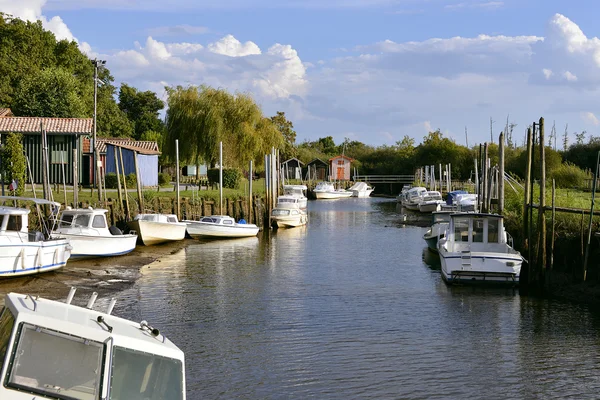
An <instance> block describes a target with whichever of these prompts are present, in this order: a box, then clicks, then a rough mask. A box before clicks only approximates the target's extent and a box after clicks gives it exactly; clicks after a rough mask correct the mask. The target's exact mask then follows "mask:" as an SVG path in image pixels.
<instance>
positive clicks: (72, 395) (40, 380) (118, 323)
mask: <svg viewBox="0 0 600 400" xmlns="http://www.w3.org/2000/svg"><path fill="white" fill-rule="evenodd" d="M74 294H75V290H74V289H71V292H70V293H69V297H68V298H67V301H66V302H64V303H63V302H59V301H53V300H48V299H44V298H40V297H33V296H31V295H23V294H18V293H9V294H7V295H6V297H5V301H4V307H3V308H2V310H1V311H0V378H1V379H2V382H3V384H2V385H0V398H1V399H12V400H21V399H23V400H26V399H69V400H70V399H85V400H88V399H89V400H95V399H173V400H185V397H186V393H185V357H184V354H183V352H182V351H181V350H180V349H179V348H178V347H177V346H176V345H175V344H173V343H172V342H171V341H170V340H169V339H167V338H166V337H165V336H164V335H163V334H161V333H160V331H159V330H158V329H155V328H153V327H152V326H150V325H148V323H147V322H146V321H141V322H139V323H136V322H133V321H129V320H126V319H123V318H119V317H116V316H113V315H111V312H112V309H113V307H114V304H115V301H114V299H113V300H112V301H111V302H110V304H109V305H108V308H107V310H106V311H105V312H103V311H96V310H93V309H92V308H93V305H94V302H95V299H96V296H97V294H96V293H93V294H92V297H91V298H90V300H89V301H88V303H87V307H85V308H84V307H79V306H75V305H72V304H71V300H72V299H73V296H74Z"/></svg>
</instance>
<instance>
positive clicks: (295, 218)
mask: <svg viewBox="0 0 600 400" xmlns="http://www.w3.org/2000/svg"><path fill="white" fill-rule="evenodd" d="M307 222H308V215H306V214H301V215H278V216H271V225H274V226H276V227H277V228H295V227H297V226H302V225H306V223H307Z"/></svg>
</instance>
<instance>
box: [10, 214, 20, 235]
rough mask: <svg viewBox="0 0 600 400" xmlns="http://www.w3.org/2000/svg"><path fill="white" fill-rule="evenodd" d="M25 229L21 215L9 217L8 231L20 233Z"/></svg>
mask: <svg viewBox="0 0 600 400" xmlns="http://www.w3.org/2000/svg"><path fill="white" fill-rule="evenodd" d="M22 227H23V224H22V222H21V216H20V215H9V216H8V223H7V224H6V230H7V231H17V232H18V231H20V230H21V228H22Z"/></svg>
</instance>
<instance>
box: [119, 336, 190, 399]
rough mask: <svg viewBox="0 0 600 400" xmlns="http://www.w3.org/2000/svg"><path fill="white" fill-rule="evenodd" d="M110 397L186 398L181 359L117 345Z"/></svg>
mask: <svg viewBox="0 0 600 400" xmlns="http://www.w3.org/2000/svg"><path fill="white" fill-rule="evenodd" d="M112 362H113V364H112V369H111V386H112V387H111V391H110V399H111V400H128V399H148V400H161V399H170V400H171V399H173V400H178V399H183V365H182V363H181V361H179V360H176V359H172V358H167V357H161V356H158V355H155V354H148V353H143V352H140V351H135V350H131V349H125V348H122V347H118V346H115V347H114V353H113V360H112Z"/></svg>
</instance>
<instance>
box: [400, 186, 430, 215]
mask: <svg viewBox="0 0 600 400" xmlns="http://www.w3.org/2000/svg"><path fill="white" fill-rule="evenodd" d="M426 193H427V189H426V188H424V187H421V186H417V187H413V188H410V189H408V191H407V192H406V194H405V195H404V199H403V200H402V205H403V206H404V207H405V208H408V209H409V210H413V211H418V210H419V204H420V203H421V200H422V199H423V196H424V195H425V194H426Z"/></svg>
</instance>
